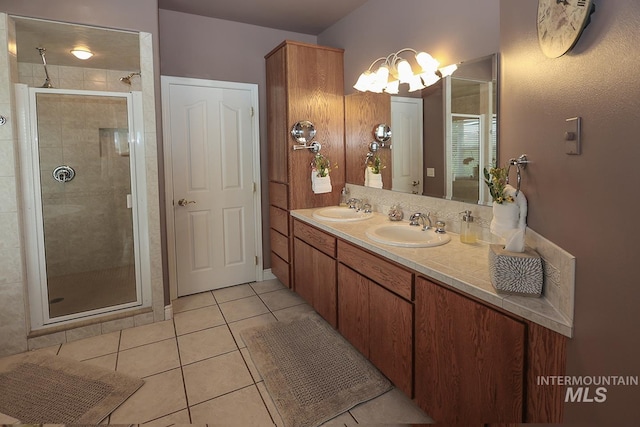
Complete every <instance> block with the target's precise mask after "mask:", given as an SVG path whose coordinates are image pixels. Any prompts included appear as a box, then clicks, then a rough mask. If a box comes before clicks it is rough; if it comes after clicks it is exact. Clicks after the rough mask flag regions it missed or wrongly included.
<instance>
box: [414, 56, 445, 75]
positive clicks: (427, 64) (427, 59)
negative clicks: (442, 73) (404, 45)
mask: <svg viewBox="0 0 640 427" xmlns="http://www.w3.org/2000/svg"><path fill="white" fill-rule="evenodd" d="M416 61H417V62H418V64H420V67H422V71H423V72H429V71H431V72H435V71H436V70H437V69H438V65H440V63H439V62H438V61H437V60H436V59H434V57H433V56H431V55H429V54H428V53H427V52H420V53H418V54H417V55H416Z"/></svg>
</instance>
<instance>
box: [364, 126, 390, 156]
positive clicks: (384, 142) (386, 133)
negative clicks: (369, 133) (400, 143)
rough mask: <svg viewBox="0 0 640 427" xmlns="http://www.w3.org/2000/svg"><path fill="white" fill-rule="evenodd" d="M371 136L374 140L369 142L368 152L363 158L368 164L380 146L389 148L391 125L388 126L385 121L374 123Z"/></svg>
mask: <svg viewBox="0 0 640 427" xmlns="http://www.w3.org/2000/svg"><path fill="white" fill-rule="evenodd" d="M373 137H374V138H375V141H371V142H370V143H369V152H368V153H367V157H366V158H365V159H364V163H365V164H368V163H369V162H370V161H371V160H372V159H373V158H374V157H375V155H376V153H377V152H378V150H380V149H381V148H389V149H391V144H390V143H389V141H391V127H389V125H387V124H386V123H380V124H379V125H376V126H375V127H374V128H373Z"/></svg>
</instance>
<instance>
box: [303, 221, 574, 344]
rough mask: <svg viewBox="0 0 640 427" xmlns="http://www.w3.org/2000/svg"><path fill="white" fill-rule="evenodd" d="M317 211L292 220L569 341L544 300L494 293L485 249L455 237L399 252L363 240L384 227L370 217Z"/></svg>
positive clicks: (565, 324) (566, 327)
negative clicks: (328, 217) (323, 215)
mask: <svg viewBox="0 0 640 427" xmlns="http://www.w3.org/2000/svg"><path fill="white" fill-rule="evenodd" d="M314 210H316V209H299V210H294V211H291V215H292V216H293V217H294V218H297V219H299V220H301V221H303V222H306V223H308V224H311V225H313V226H315V227H317V228H319V229H321V230H324V231H326V232H328V233H331V234H333V235H335V236H337V237H339V238H341V239H343V240H345V241H348V242H350V243H353V244H354V245H356V246H359V247H361V248H364V249H367V250H370V251H372V252H374V253H376V254H378V255H381V256H383V257H385V258H388V259H390V260H392V261H394V262H396V263H398V264H400V265H403V266H405V267H407V268H409V269H411V270H414V271H416V272H418V273H419V274H422V275H424V276H426V277H427V278H432V279H434V280H436V281H438V282H441V283H444V284H446V285H449V286H451V287H452V288H455V289H457V290H459V291H461V292H463V293H465V294H468V295H472V296H474V297H475V298H478V299H480V300H482V301H485V302H487V303H489V304H491V305H494V306H496V307H500V308H502V309H503V310H505V311H508V312H510V313H513V314H515V315H517V316H520V317H523V318H525V319H527V320H530V321H532V322H534V323H537V324H539V325H541V326H544V327H546V328H548V329H551V330H553V331H555V332H558V333H560V334H562V335H565V336H568V337H571V336H572V330H573V328H572V324H571V322H570V321H569V320H568V319H567V318H566V317H565V316H564V315H563V314H562V313H561V312H560V311H559V310H557V309H556V308H555V307H553V306H552V305H551V304H550V303H549V301H548V300H547V299H546V298H544V296H543V297H541V298H534V297H523V296H513V295H501V294H498V293H496V290H495V289H494V287H493V285H492V284H491V280H490V278H489V265H488V264H489V244H488V243H484V242H478V243H476V244H471V245H469V244H464V243H461V242H460V238H459V236H458V234H455V233H450V235H451V241H450V242H449V243H447V244H445V245H442V246H435V247H430V248H402V247H395V246H389V245H384V244H381V243H377V242H374V241H373V240H371V239H369V238H368V237H366V235H365V232H366V230H367V229H368V228H369V227H372V226H374V225H378V224H383V223H385V222H389V219H388V218H387V216H386V215H384V214H381V213H377V212H374V215H373V217H372V218H370V219H367V220H363V221H356V222H328V221H322V220H318V219H316V218H314V217H313V211H314Z"/></svg>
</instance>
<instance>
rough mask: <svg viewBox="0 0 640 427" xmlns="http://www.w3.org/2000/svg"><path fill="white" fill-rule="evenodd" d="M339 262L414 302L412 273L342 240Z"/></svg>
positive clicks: (339, 244) (339, 247)
mask: <svg viewBox="0 0 640 427" xmlns="http://www.w3.org/2000/svg"><path fill="white" fill-rule="evenodd" d="M338 261H339V262H341V263H342V264H345V265H348V266H349V267H351V268H352V269H354V270H355V271H357V272H358V273H360V274H362V275H363V276H365V277H368V278H369V279H371V280H373V281H374V282H376V283H378V284H379V285H381V286H383V287H385V288H387V289H389V290H390V291H391V292H394V293H395V294H397V295H400V296H401V297H403V298H405V299H406V300H408V301H412V300H413V273H412V272H410V271H407V270H405V269H404V268H402V267H399V266H397V265H395V264H393V263H391V262H389V261H387V260H385V259H383V258H381V257H378V256H376V255H374V254H371V253H369V252H366V251H363V250H362V249H359V248H356V247H355V246H352V245H350V244H349V243H346V242H343V241H342V240H340V241H338Z"/></svg>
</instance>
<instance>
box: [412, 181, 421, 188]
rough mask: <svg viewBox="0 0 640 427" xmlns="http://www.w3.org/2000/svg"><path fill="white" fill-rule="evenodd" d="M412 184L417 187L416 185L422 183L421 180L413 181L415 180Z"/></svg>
mask: <svg viewBox="0 0 640 427" xmlns="http://www.w3.org/2000/svg"><path fill="white" fill-rule="evenodd" d="M411 185H413V186H414V187H416V186H418V185H420V181H413V182H412V183H411Z"/></svg>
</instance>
